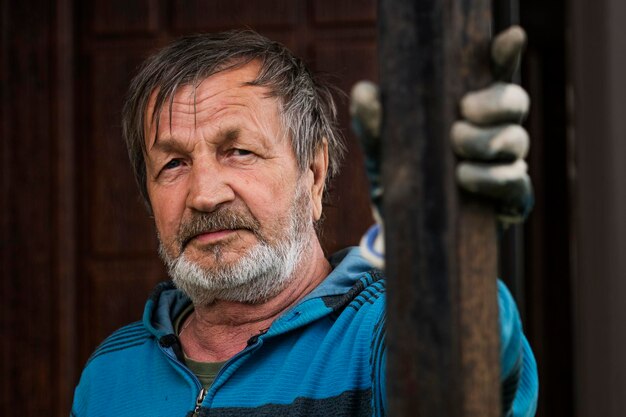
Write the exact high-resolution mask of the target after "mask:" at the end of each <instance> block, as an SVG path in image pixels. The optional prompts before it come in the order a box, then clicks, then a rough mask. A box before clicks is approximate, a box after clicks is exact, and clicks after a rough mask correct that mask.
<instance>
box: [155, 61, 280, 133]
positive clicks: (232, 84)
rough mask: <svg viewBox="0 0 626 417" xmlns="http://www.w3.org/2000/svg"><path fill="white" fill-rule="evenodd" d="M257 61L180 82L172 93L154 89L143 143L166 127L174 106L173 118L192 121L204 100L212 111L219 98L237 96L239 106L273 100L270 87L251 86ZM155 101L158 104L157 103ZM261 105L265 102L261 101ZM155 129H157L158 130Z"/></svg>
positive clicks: (256, 69)
mask: <svg viewBox="0 0 626 417" xmlns="http://www.w3.org/2000/svg"><path fill="white" fill-rule="evenodd" d="M259 69H260V64H259V63H258V62H254V61H253V62H250V63H247V64H245V65H243V66H240V67H235V68H233V69H227V70H224V71H221V72H218V73H216V74H213V75H211V76H209V77H206V78H203V79H200V80H199V81H198V82H194V83H190V84H184V85H180V86H179V87H177V88H176V90H175V92H174V94H171V95H167V96H161V97H160V96H159V94H160V89H159V88H156V89H155V90H154V91H153V92H152V93H151V95H150V98H149V101H148V105H147V106H146V111H145V115H144V116H145V117H144V132H146V142H147V143H153V142H154V140H155V139H156V133H159V135H160V133H161V132H163V129H164V127H165V126H170V123H171V122H172V115H173V111H172V110H173V109H175V111H176V117H179V118H180V117H187V116H188V117H189V118H190V120H194V121H195V118H196V116H197V115H198V112H199V111H203V110H206V107H205V108H203V109H202V110H201V109H200V108H201V107H204V106H203V104H204V103H205V102H208V103H210V106H209V108H210V109H212V110H213V111H215V110H219V109H220V107H221V106H220V103H221V102H222V101H224V102H227V101H228V99H231V102H232V99H233V98H239V101H240V102H241V103H240V104H241V105H252V104H254V103H255V102H257V104H259V103H260V102H261V101H263V100H266V99H270V100H271V101H274V102H275V97H273V96H272V95H271V94H269V93H270V92H269V88H268V87H265V86H256V85H251V84H250V83H252V82H253V81H255V80H256V79H257V76H258V74H259ZM157 100H158V101H160V103H157ZM263 105H266V104H265V103H263ZM157 130H158V132H157Z"/></svg>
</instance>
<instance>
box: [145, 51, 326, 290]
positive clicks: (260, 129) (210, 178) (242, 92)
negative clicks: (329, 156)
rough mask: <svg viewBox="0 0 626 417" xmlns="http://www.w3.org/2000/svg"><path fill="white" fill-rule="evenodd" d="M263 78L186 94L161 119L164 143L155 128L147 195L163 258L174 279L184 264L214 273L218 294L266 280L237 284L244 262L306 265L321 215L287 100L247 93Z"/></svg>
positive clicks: (214, 83) (253, 71)
mask: <svg viewBox="0 0 626 417" xmlns="http://www.w3.org/2000/svg"><path fill="white" fill-rule="evenodd" d="M257 72H258V65H257V64H256V63H251V64H247V65H245V66H243V67H241V68H238V69H234V70H229V71H224V72H221V73H218V74H216V75H214V76H211V77H209V78H207V79H205V80H204V81H202V83H201V84H200V85H199V86H197V87H196V88H193V87H191V86H185V87H182V88H180V89H179V91H178V92H177V93H176V95H175V96H174V99H173V102H172V104H171V108H170V107H169V106H165V107H164V109H163V111H162V112H161V117H160V121H159V132H158V137H157V139H156V141H155V140H154V137H155V131H156V123H149V124H148V125H147V126H146V138H147V139H146V141H147V143H146V172H147V189H148V195H149V197H150V201H151V204H152V209H153V213H154V218H155V222H156V227H157V230H158V233H159V238H160V241H161V253H162V256H163V257H164V259H165V260H166V263H168V266H169V267H170V271H172V263H173V262H175V261H176V260H182V261H184V263H185V265H187V267H186V270H189V268H191V269H194V268H195V269H196V272H198V271H199V272H200V273H201V274H204V275H203V278H201V279H204V280H211V281H213V282H208V283H206V284H207V285H208V287H207V288H209V289H213V290H215V291H216V292H215V294H218V296H219V295H224V294H223V293H220V289H224V288H223V287H229V288H231V287H237V286H239V287H241V286H245V285H246V284H247V283H249V282H250V281H254V280H257V281H258V280H259V279H260V278H259V277H250V278H249V279H248V282H242V279H241V278H240V277H232V276H230V275H232V274H233V273H236V274H240V273H241V269H242V267H243V266H244V264H245V265H247V266H246V270H248V269H249V268H250V264H253V265H255V264H259V263H260V264H266V263H272V262H274V263H275V262H277V261H276V259H278V258H281V256H282V258H285V259H286V258H290V260H288V262H291V263H293V262H297V260H298V258H299V254H296V253H295V252H302V251H303V250H305V249H306V246H307V242H308V241H309V240H310V239H312V238H315V232H314V230H313V227H312V224H313V221H314V220H317V219H319V216H320V214H321V190H319V187H320V185H319V178H318V177H319V175H317V174H316V173H315V169H305V170H304V171H301V170H300V169H299V168H298V165H297V162H296V158H295V155H294V153H293V149H292V147H291V142H290V138H289V136H288V135H287V133H286V132H285V129H283V126H282V124H281V121H280V116H279V103H278V100H277V99H276V98H272V97H269V95H268V90H267V89H266V88H265V87H256V86H247V85H245V83H246V82H248V81H252V80H254V79H255V78H256V75H257ZM151 114H152V107H149V108H148V111H147V115H148V116H149V115H151ZM170 115H171V119H170ZM150 119H151V118H150V117H147V120H150ZM318 200H320V201H318ZM294 222H295V223H294ZM293 234H297V235H301V236H299V237H298V239H295V240H294V239H293V238H294V236H291V235H293ZM268 250H269V252H267V251H268ZM264 251H265V252H264ZM272 251H273V252H272ZM270 252H271V253H270ZM278 252H282V253H283V254H282V255H280V253H279V254H278V255H277V254H276V253H278ZM264 253H265V254H264ZM268 253H269V255H268ZM272 253H273V254H272ZM289 253H291V254H289ZM259 254H260V255H259ZM296 255H297V256H296ZM259 256H260V258H259ZM294 256H295V258H294ZM252 258H254V259H252ZM272 259H273V260H272ZM279 262H280V261H279ZM262 266H263V265H262ZM272 268H274V269H272ZM289 268H291V269H293V265H291V266H289V267H287V269H289ZM183 269H185V268H183ZM266 269H267V268H266ZM283 269H285V268H283ZM274 270H275V267H271V266H270V268H269V269H268V270H267V271H266V274H267V273H269V274H270V275H275V274H276V272H275V271H274ZM272 271H274V272H272ZM206 273H208V275H207V274H206ZM261 273H262V272H261ZM289 274H291V271H289ZM256 275H258V274H256ZM174 278H175V281H176V277H174ZM179 278H180V277H179ZM184 279H186V278H185V277H183V280H184ZM263 279H267V277H263ZM285 279H286V278H285V277H283V281H284V280H285ZM196 280H197V279H196ZM215 281H223V282H215ZM244 281H245V279H244ZM192 290H193V289H192ZM257 290H258V289H257ZM272 291H273V290H267V291H266V292H268V294H266V296H271V295H273V294H270V293H272ZM274 292H275V291H274ZM192 298H193V297H192ZM227 298H228V297H227ZM202 301H203V302H210V301H211V297H210V296H209V295H207V297H205V299H203V300H202ZM242 301H243V300H242ZM247 301H253V300H247Z"/></svg>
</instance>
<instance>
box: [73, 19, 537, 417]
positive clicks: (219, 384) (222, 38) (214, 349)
mask: <svg viewBox="0 0 626 417" xmlns="http://www.w3.org/2000/svg"><path fill="white" fill-rule="evenodd" d="M365 104H371V103H365ZM357 106H359V104H358V103H357ZM335 113H336V111H335V105H334V103H333V100H332V97H331V94H330V90H329V88H328V87H327V86H325V85H324V84H323V83H321V82H320V81H318V80H316V79H315V78H314V77H313V76H312V75H311V73H310V72H309V70H308V69H307V68H306V67H305V66H304V64H303V63H302V62H301V61H300V60H299V59H298V58H296V57H294V56H293V55H292V54H291V53H290V52H289V51H288V50H287V49H285V48H284V47H283V46H282V45H280V44H277V43H275V42H272V41H269V40H268V39H265V38H263V37H261V36H260V35H258V34H256V33H254V32H250V31H245V32H228V33H221V34H212V35H198V36H191V37H187V38H183V39H180V40H178V41H176V42H174V43H173V44H171V45H170V46H168V47H166V48H165V49H163V50H162V51H160V52H159V53H157V54H156V55H155V56H153V57H152V58H150V59H149V60H148V61H147V62H146V63H145V64H144V66H143V67H142V68H141V70H140V72H139V74H138V75H137V76H136V77H135V79H134V81H133V83H132V85H131V88H130V94H129V96H128V99H127V103H126V105H125V108H124V120H123V128H124V136H125V140H126V144H127V147H128V151H129V155H130V159H131V163H132V166H133V169H134V172H135V175H136V178H137V181H138V185H139V188H140V191H141V194H142V196H143V197H144V199H145V202H146V204H147V206H148V208H149V211H150V212H151V213H152V215H153V216H154V220H155V223H156V227H157V230H158V235H159V241H160V249H159V252H160V255H161V257H162V258H163V260H164V262H165V263H166V265H167V267H168V271H169V274H170V277H171V278H172V282H168V283H163V284H161V285H159V286H158V287H157V288H156V290H155V291H154V293H153V295H152V296H151V297H150V299H149V300H148V302H147V304H146V307H145V313H144V316H143V320H142V321H141V322H138V323H135V324H131V325H129V326H126V327H124V328H122V329H120V330H118V331H117V332H116V333H114V334H113V335H112V336H110V337H109V338H108V339H106V340H105V341H104V342H103V343H102V344H101V345H100V346H99V347H98V348H97V349H96V351H95V352H94V354H93V355H92V357H91V358H90V359H89V362H88V363H87V365H86V367H85V370H84V372H83V375H82V377H81V381H80V383H79V385H78V387H77V389H76V393H75V399H74V405H73V408H72V415H75V416H96V415H98V416H126V415H128V416H131V415H132V416H138V415H145V416H183V415H216V416H217V415H220V416H234V415H250V416H285V415H289V416H314V415H315V416H372V415H384V414H385V395H384V392H385V377H384V368H385V352H386V350H385V344H384V333H385V331H384V321H385V309H384V290H385V284H384V279H383V276H382V273H381V271H380V270H378V269H375V268H374V267H372V266H371V264H370V263H369V262H367V261H366V260H365V259H364V258H363V257H362V256H361V252H360V250H359V249H358V248H353V249H347V250H345V251H342V252H340V253H337V254H334V255H333V256H331V257H330V259H327V258H326V256H325V255H324V252H323V250H322V247H321V245H320V242H319V240H318V238H317V235H316V223H317V222H319V220H320V218H321V216H322V198H323V195H324V190H325V185H326V183H327V182H328V180H329V179H330V178H331V177H332V176H333V175H334V174H335V173H337V170H338V166H339V161H340V159H341V156H342V153H343V145H342V142H341V139H340V135H339V133H338V130H337V126H336V114H335ZM500 304H501V309H502V312H503V313H504V314H502V313H501V314H502V317H503V320H502V328H503V332H502V334H503V349H508V351H507V352H505V353H504V354H503V363H506V364H512V365H511V366H508V365H507V366H503V375H502V379H503V387H506V388H507V389H512V392H513V395H512V397H511V402H510V403H509V404H507V408H508V409H507V410H506V411H507V413H508V412H510V411H511V410H517V411H516V413H518V414H516V415H524V413H528V414H530V413H532V412H533V410H534V403H535V400H536V382H535V378H536V374H535V372H536V371H535V369H534V361H533V358H532V353H530V350H529V349H528V348H527V345H526V343H525V339H524V336H523V334H522V333H521V329H520V325H519V319H518V318H517V315H516V309H515V306H514V304H513V302H512V300H511V298H510V296H509V295H508V292H506V290H504V289H501V291H500ZM529 381H530V382H529ZM533 383H534V384H535V385H533Z"/></svg>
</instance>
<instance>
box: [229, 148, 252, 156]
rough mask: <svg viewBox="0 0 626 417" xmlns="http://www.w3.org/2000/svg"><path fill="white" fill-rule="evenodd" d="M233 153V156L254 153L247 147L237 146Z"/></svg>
mask: <svg viewBox="0 0 626 417" xmlns="http://www.w3.org/2000/svg"><path fill="white" fill-rule="evenodd" d="M232 154H233V156H247V155H252V152H251V151H248V150H245V149H239V148H235V149H233V150H232Z"/></svg>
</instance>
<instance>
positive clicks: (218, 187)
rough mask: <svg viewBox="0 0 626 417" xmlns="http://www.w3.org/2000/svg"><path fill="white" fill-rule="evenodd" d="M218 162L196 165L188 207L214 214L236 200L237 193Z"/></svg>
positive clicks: (192, 175) (192, 174)
mask: <svg viewBox="0 0 626 417" xmlns="http://www.w3.org/2000/svg"><path fill="white" fill-rule="evenodd" d="M226 178H227V177H226V175H225V173H224V172H223V170H222V169H221V168H220V167H219V164H218V163H217V162H215V161H214V162H213V163H202V162H200V163H194V166H193V168H192V171H191V178H190V180H191V184H190V187H189V194H188V196H187V206H188V207H189V208H191V209H193V210H196V211H202V212H212V211H213V210H215V209H217V208H218V207H219V206H220V205H221V204H224V203H228V202H231V201H233V200H234V198H235V192H234V191H233V189H232V188H231V186H230V184H229V183H228V181H227V180H226Z"/></svg>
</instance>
